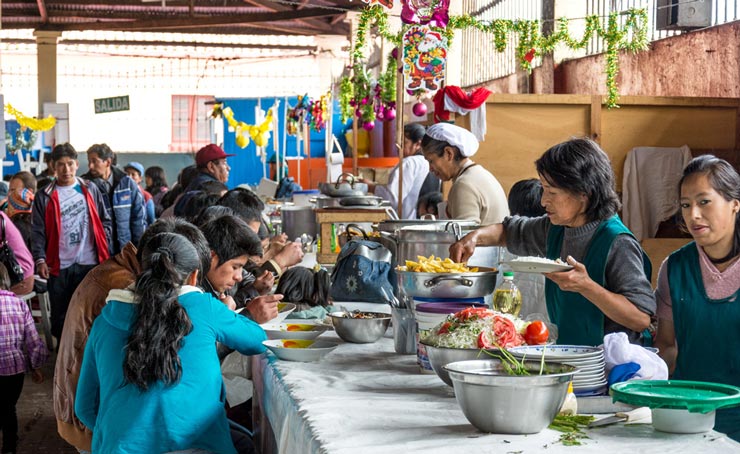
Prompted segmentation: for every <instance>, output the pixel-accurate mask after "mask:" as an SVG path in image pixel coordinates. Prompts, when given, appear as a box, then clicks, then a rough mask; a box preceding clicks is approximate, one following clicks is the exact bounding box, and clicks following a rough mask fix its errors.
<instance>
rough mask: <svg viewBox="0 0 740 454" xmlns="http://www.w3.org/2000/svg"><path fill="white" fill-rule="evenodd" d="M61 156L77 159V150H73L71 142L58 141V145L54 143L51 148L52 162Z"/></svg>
mask: <svg viewBox="0 0 740 454" xmlns="http://www.w3.org/2000/svg"><path fill="white" fill-rule="evenodd" d="M62 158H70V159H74V160H77V150H75V147H73V146H72V144H71V143H69V142H65V143H60V144H59V145H56V146H55V147H54V149H53V150H51V160H52V162H57V161H58V160H60V159H62Z"/></svg>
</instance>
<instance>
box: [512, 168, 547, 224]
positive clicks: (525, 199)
mask: <svg viewBox="0 0 740 454" xmlns="http://www.w3.org/2000/svg"><path fill="white" fill-rule="evenodd" d="M541 201H542V183H541V182H540V180H538V179H537V178H530V179H528V180H519V181H517V182H516V183H514V186H512V187H511V190H510V191H509V211H510V212H511V214H512V215H519V216H527V217H530V218H536V217H539V216H542V215H543V214H545V207H543V206H542V203H541Z"/></svg>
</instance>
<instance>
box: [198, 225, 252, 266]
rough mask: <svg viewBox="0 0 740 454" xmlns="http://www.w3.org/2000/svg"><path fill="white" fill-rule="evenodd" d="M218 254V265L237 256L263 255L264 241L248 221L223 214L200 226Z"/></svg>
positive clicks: (211, 246) (212, 249)
mask: <svg viewBox="0 0 740 454" xmlns="http://www.w3.org/2000/svg"><path fill="white" fill-rule="evenodd" d="M200 230H201V231H202V232H203V236H205V237H206V240H208V245H209V246H210V248H211V251H213V252H214V253H215V254H216V256H218V266H221V265H223V264H224V263H226V262H228V261H229V260H232V259H234V258H236V257H242V256H247V257H249V256H255V255H262V242H261V241H260V239H259V237H258V236H257V234H256V233H254V232H253V231H252V229H250V228H249V226H248V225H247V223H246V222H244V221H242V220H241V219H239V218H238V217H236V216H221V217H220V218H216V219H214V220H212V221H208V222H206V223H205V224H203V225H201V226H200Z"/></svg>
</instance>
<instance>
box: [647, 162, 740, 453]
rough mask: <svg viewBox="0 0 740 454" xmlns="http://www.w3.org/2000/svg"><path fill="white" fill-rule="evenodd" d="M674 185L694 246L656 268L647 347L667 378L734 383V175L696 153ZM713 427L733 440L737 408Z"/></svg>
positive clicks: (739, 204) (737, 219) (737, 337)
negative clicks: (654, 317)
mask: <svg viewBox="0 0 740 454" xmlns="http://www.w3.org/2000/svg"><path fill="white" fill-rule="evenodd" d="M679 187H680V197H681V200H680V203H681V214H682V215H683V220H684V222H685V224H686V227H687V230H688V231H689V233H691V236H692V237H693V238H694V241H693V242H691V243H689V244H688V245H686V246H684V247H683V248H681V249H679V250H677V251H675V252H674V253H672V254H671V255H670V256H669V257H668V258H667V259H666V260H665V262H663V264H662V265H661V267H660V272H659V273H658V288H657V289H656V299H657V300H658V332H657V336H656V339H655V345H656V347H658V348H659V350H660V356H661V357H662V358H663V359H664V360H665V361H666V363H667V364H668V367H669V368H670V369H671V370H674V369H675V370H674V372H673V378H676V379H683V380H698V381H709V382H717V383H725V384H728V385H734V386H740V357H739V356H738V353H737V347H738V345H740V330H738V326H739V325H740V175H738V173H737V171H735V169H734V168H733V167H732V166H731V165H730V164H729V163H728V162H727V161H724V160H722V159H718V158H716V157H714V156H699V157H697V158H694V159H693V160H692V161H691V162H690V163H689V165H688V166H687V167H686V169H685V170H684V173H683V177H682V178H681V181H680V183H679ZM715 429H716V430H718V431H720V432H725V433H727V435H729V436H730V438H733V439H735V440H737V441H740V408H738V407H736V408H732V409H728V410H718V411H717V416H716V425H715Z"/></svg>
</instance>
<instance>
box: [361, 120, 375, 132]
mask: <svg viewBox="0 0 740 454" xmlns="http://www.w3.org/2000/svg"><path fill="white" fill-rule="evenodd" d="M373 128H375V121H373V120H370V121H366V122H365V123H363V124H362V129H364V130H365V131H372V130H373Z"/></svg>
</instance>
